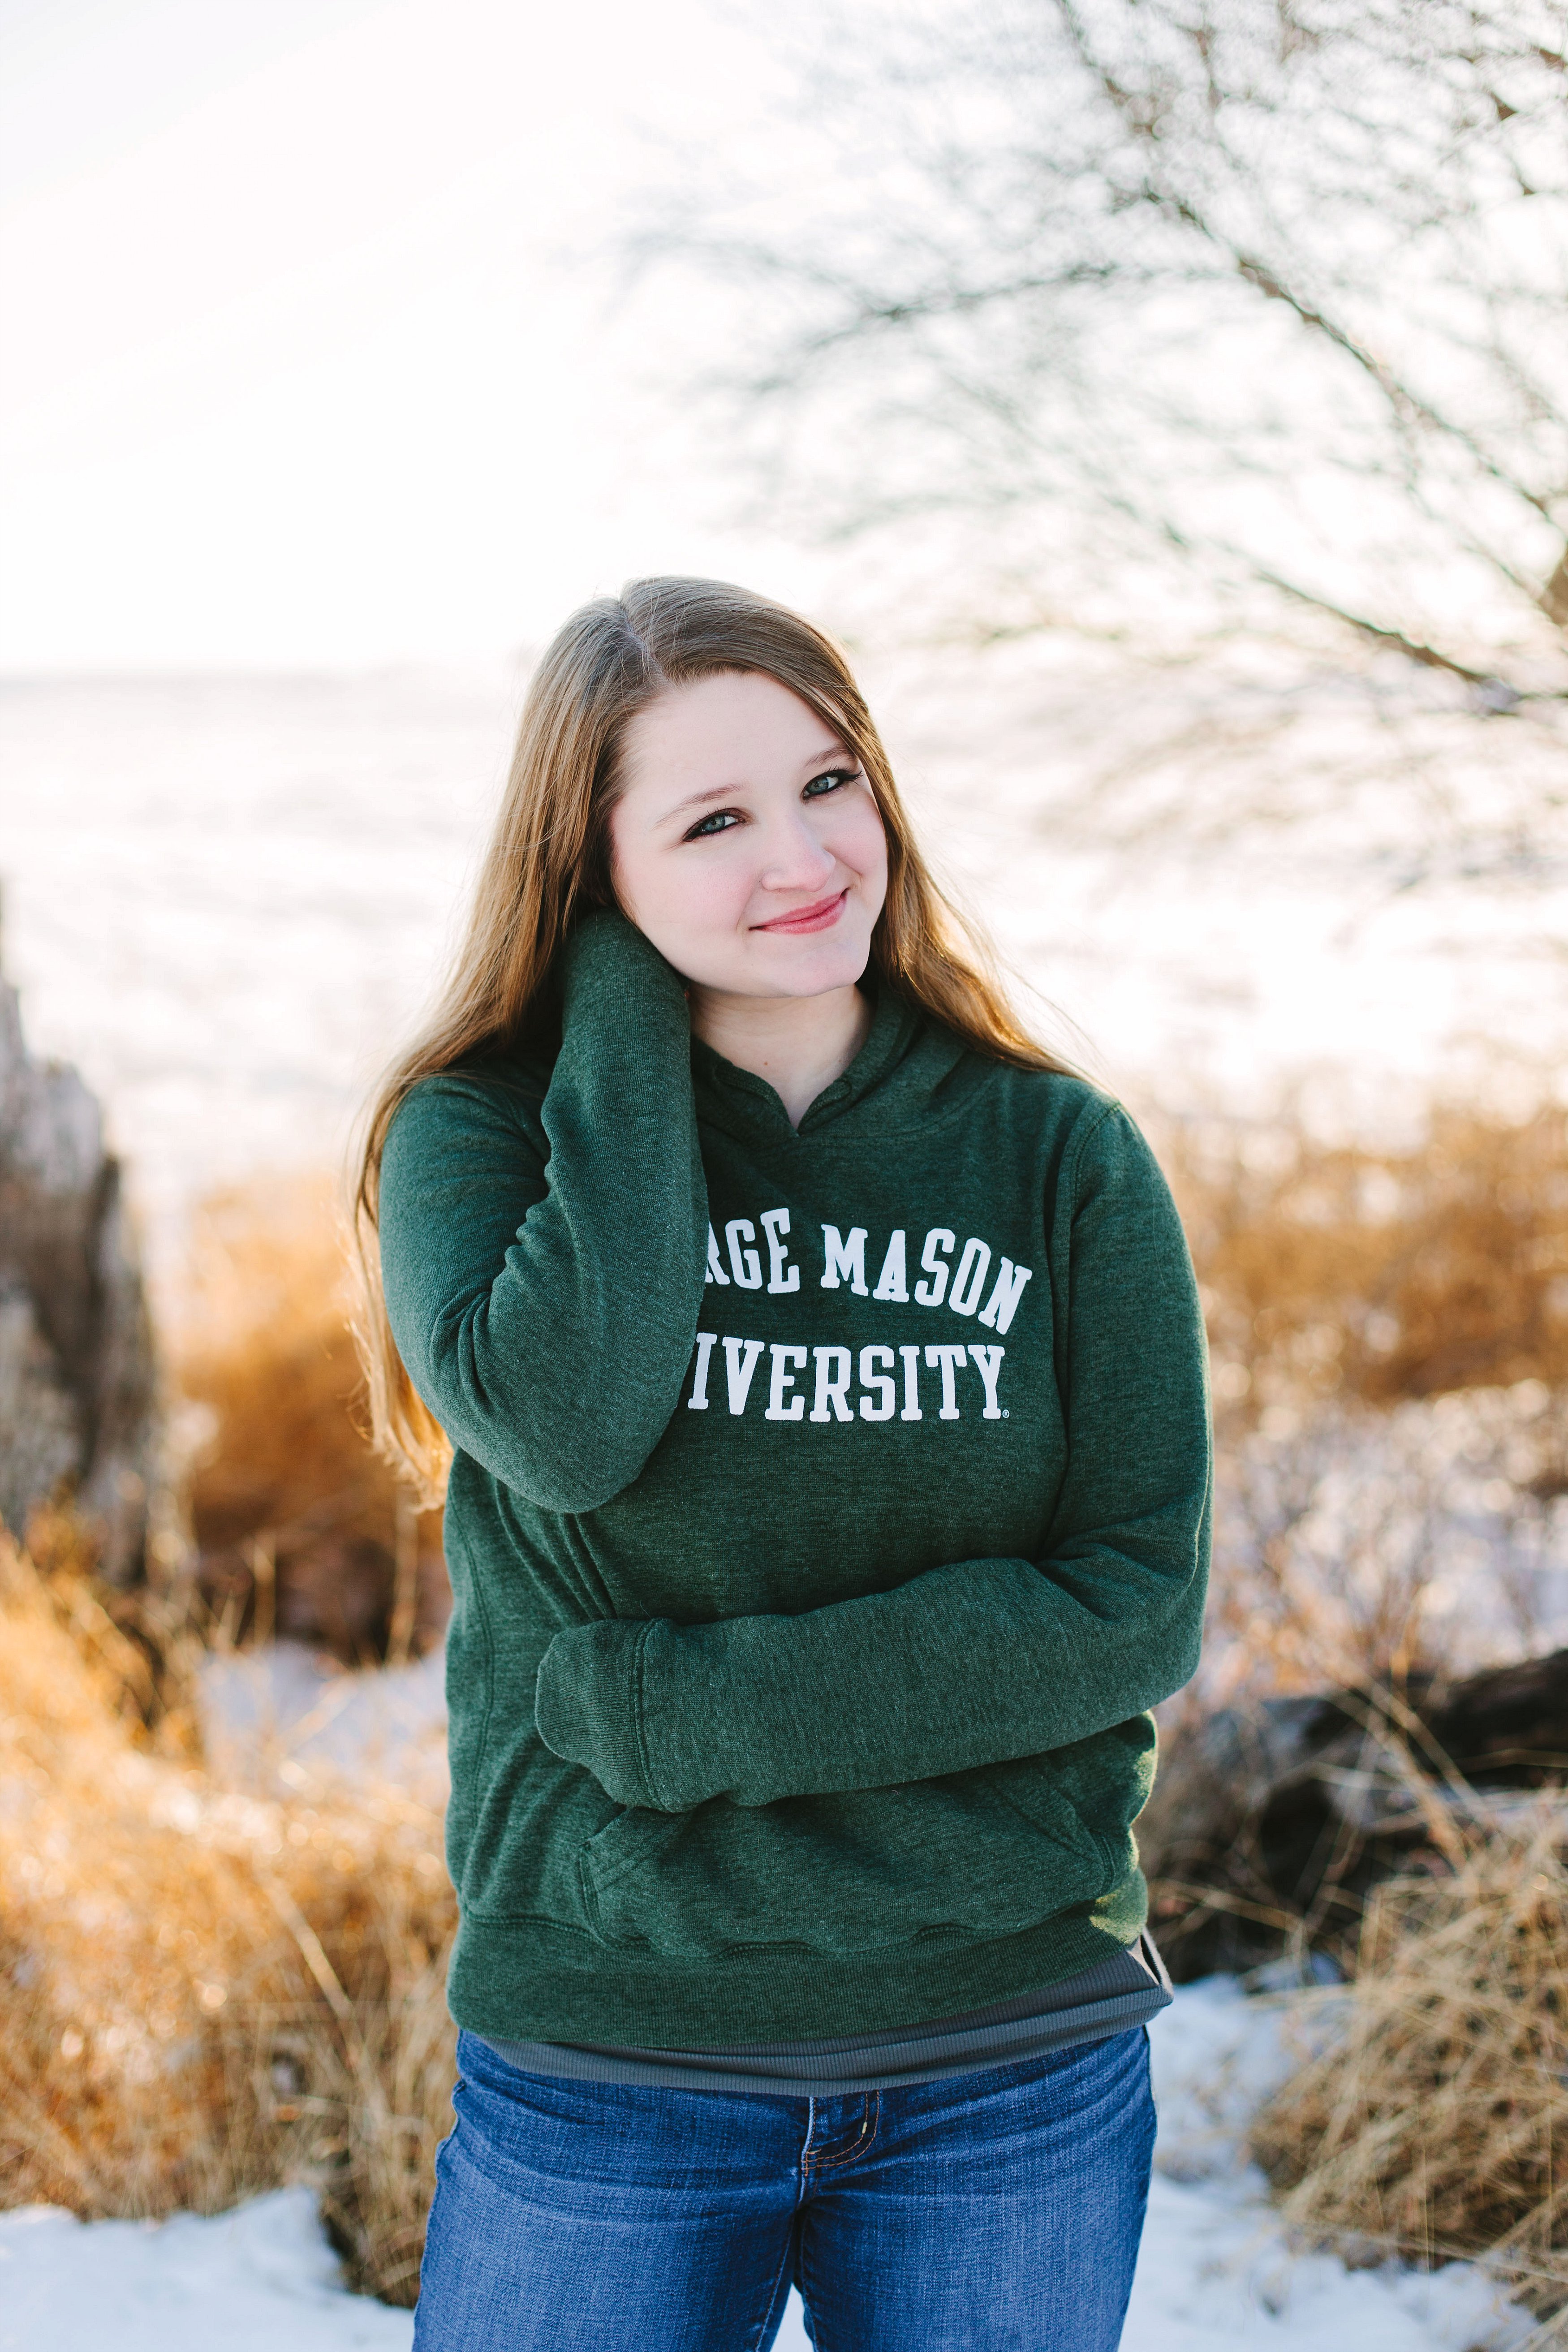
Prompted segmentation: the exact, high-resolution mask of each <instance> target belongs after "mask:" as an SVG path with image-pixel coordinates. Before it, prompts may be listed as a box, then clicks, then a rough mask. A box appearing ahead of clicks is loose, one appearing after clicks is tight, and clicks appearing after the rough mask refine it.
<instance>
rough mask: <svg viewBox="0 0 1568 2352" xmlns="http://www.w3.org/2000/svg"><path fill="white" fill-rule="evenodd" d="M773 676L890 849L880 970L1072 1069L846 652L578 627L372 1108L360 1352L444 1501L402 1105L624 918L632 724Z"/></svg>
mask: <svg viewBox="0 0 1568 2352" xmlns="http://www.w3.org/2000/svg"><path fill="white" fill-rule="evenodd" d="M727 670H760V671H762V672H763V673H765V675H766V676H768V677H773V678H776V679H777V680H778V681H779V683H780V685H781V686H786V687H788V688H789V689H790V691H791V693H793V694H796V695H798V696H799V697H800V699H801V700H802V701H803V702H804V703H805V704H806V705H808V707H809V708H810V709H812V710H813V711H815V712H816V716H817V718H818V719H821V720H822V721H823V723H824V724H825V725H826V726H827V727H830V728H831V729H832V730H833V731H834V733H835V734H837V736H838V737H839V738H840V739H841V740H842V741H843V742H844V744H845V745H846V747H847V749H848V750H849V751H852V752H853V753H854V755H855V757H856V758H857V760H858V761H859V763H860V765H861V767H862V769H863V770H864V772H865V774H866V777H867V781H868V783H869V784H870V787H871V790H872V792H873V793H874V794H875V795H876V800H877V805H878V807H879V810H880V811H881V816H882V823H883V825H884V827H885V828H886V831H887V836H888V896H887V900H886V903H885V905H884V906H883V908H882V912H881V915H880V916H879V919H878V922H877V925H876V928H875V929H874V931H873V932H872V935H871V964H872V966H873V967H874V969H875V970H876V971H878V972H879V974H880V975H881V977H882V978H883V979H884V980H886V981H887V982H889V983H890V984H891V985H892V987H893V988H894V989H896V990H897V992H899V994H900V996H903V997H905V998H907V999H908V1000H909V1001H910V1003H915V1004H919V1005H921V1006H923V1007H924V1009H925V1010H926V1011H927V1012H928V1013H934V1015H935V1016H936V1018H937V1019H938V1020H939V1021H941V1022H942V1023H944V1024H945V1025H946V1026H947V1027H948V1028H949V1029H952V1030H954V1031H956V1033H957V1034H958V1035H959V1036H961V1037H963V1038H965V1039H967V1040H968V1042H969V1043H970V1044H971V1045H974V1046H976V1047H977V1048H978V1049H979V1051H980V1052H981V1053H983V1054H987V1055H990V1056H991V1057H992V1058H993V1059H994V1060H996V1061H1000V1062H1008V1063H1012V1064H1013V1065H1014V1066H1016V1067H1017V1068H1020V1069H1028V1070H1053V1069H1061V1068H1063V1067H1064V1066H1065V1065H1063V1064H1062V1063H1060V1062H1058V1061H1057V1060H1056V1058H1055V1057H1054V1056H1053V1055H1049V1054H1047V1053H1046V1052H1045V1051H1044V1050H1043V1049H1042V1048H1041V1047H1040V1046H1038V1045H1036V1044H1035V1043H1034V1041H1033V1040H1032V1039H1031V1038H1030V1037H1029V1036H1028V1035H1027V1034H1026V1032H1025V1031H1024V1030H1023V1028H1022V1027H1021V1026H1020V1024H1019V1023H1018V1021H1017V1019H1016V1016H1015V1014H1014V1013H1013V1012H1012V1010H1011V1008H1010V1007H1009V1005H1008V1003H1007V1001H1006V999H1005V996H1004V994H1003V992H1002V990H1001V988H1000V986H999V985H998V983H997V982H996V979H995V977H994V972H993V971H992V969H991V964H990V958H989V954H988V952H987V950H985V948H984V946H983V944H982V943H981V942H980V941H979V940H977V939H976V937H975V936H974V934H973V930H972V929H971V928H970V927H969V926H968V925H966V924H965V923H964V922H963V920H962V919H960V917H959V916H958V914H957V913H956V911H955V910H954V908H952V906H951V905H950V904H949V902H948V901H947V899H946V898H944V897H943V896H942V892H941V891H940V890H939V889H938V887H937V886H936V884H935V883H934V882H933V881H932V879H931V875H930V874H929V873H928V872H927V870H926V867H925V865H924V863H923V861H922V859H921V854H920V852H919V850H918V849H917V848H916V846H915V845H914V841H913V839H912V838H911V835H910V826H909V820H908V818H907V816H906V815H905V813H904V809H903V806H902V803H900V799H899V794H898V788H897V786H896V785H895V784H894V782H893V778H892V773H891V771H890V769H889V765H888V756H887V753H886V751H884V750H883V748H882V743H881V739H880V738H879V735H878V733H877V730H876V728H875V726H874V725H873V724H872V720H871V715H870V713H869V711H868V709H867V708H866V703H865V700H864V698H863V697H862V695H861V693H860V689H859V688H858V686H857V685H856V683H855V679H854V677H853V675H852V674H851V671H850V668H849V665H848V662H847V659H846V658H845V656H844V655H843V653H842V652H841V651H840V650H839V648H838V646H836V645H835V644H834V642H833V640H832V639H831V638H830V637H827V636H826V635H824V634H823V632H822V631H821V630H820V629H817V628H816V627H814V626H813V625H812V624H811V623H810V622H809V621H806V620H803V619H802V618H801V616H800V615H799V614H797V613H792V612H790V611H789V610H788V609H787V608H786V607H785V606H784V605H783V604H773V602H772V601H771V600H770V599H769V598H768V597H766V596H758V595H754V594H752V592H751V591H750V590H748V589H745V588H734V587H731V586H730V585H729V584H728V583H725V582H723V581H719V580H681V579H660V580H634V581H632V582H631V583H629V584H628V585H627V586H626V588H625V589H624V590H623V592H622V593H621V594H620V596H619V597H610V596H605V597H602V598H600V599H599V600H598V601H597V602H596V603H595V604H584V606H583V608H582V610H581V611H580V612H577V613H574V614H573V615H572V618H571V619H570V620H569V621H568V622H567V623H566V625H565V626H564V628H563V629H562V630H561V632H560V633H559V635H557V636H556V638H555V639H554V642H553V643H552V645H551V646H550V648H549V650H548V652H547V653H546V654H545V656H544V658H543V660H542V662H541V663H540V665H539V667H538V668H537V670H536V671H535V672H534V674H533V677H532V680H531V683H530V686H529V689H528V694H527V698H526V700H525V701H524V704H523V709H522V719H521V725H520V727H519V729H518V737H517V749H516V751H515V752H514V753H513V755H512V761H511V772H510V776H509V778H508V780H507V788H506V793H505V797H504V799H503V800H502V802H501V807H500V815H499V817H498V818H497V820H496V828H495V832H494V834H493V835H492V836H491V839H490V844H489V849H488V850H487V851H486V853H485V859H484V864H483V866H481V868H480V871H479V887H478V888H477V890H476V892H475V896H474V908H473V913H472V915H471V917H470V918H469V921H468V934H467V937H466V938H465V939H464V940H463V943H462V946H461V948H460V949H459V950H458V957H457V961H456V963H455V965H454V968H453V971H452V973H451V976H450V978H449V980H448V982H447V987H446V990H445V992H444V994H443V995H442V997H441V1000H440V1003H438V1005H437V1009H436V1012H435V1013H434V1015H433V1017H432V1019H431V1020H430V1022H429V1024H428V1025H427V1027H426V1029H425V1031H424V1033H423V1034H422V1035H421V1036H419V1037H418V1038H417V1040H416V1042H415V1044H414V1045H411V1046H410V1047H409V1048H408V1050H407V1052H406V1053H405V1054H404V1055H402V1056H401V1057H400V1058H399V1059H398V1061H397V1062H395V1064H394V1066H393V1067H392V1068H391V1069H390V1070H389V1071H388V1073H387V1075H386V1076H385V1078H384V1081H383V1083H382V1086H381V1088H380V1091H379V1092H378V1094H377V1095H376V1097H375V1100H374V1104H373V1105H372V1107H371V1110H370V1115H369V1118H368V1121H367V1124H366V1129H365V1137H364V1149H363V1158H362V1160H361V1163H360V1172H359V1182H358V1187H357V1190H356V1192H355V1194H354V1199H353V1233H354V1241H355V1248H356V1255H357V1258H358V1262H359V1270H360V1274H361V1277H362V1284H361V1288H362V1311H361V1314H360V1317H359V1318H358V1328H357V1333H356V1336H357V1338H358V1340H359V1345H360V1352H361V1356H362V1358H363V1364H364V1372H365V1381H366V1385H367V1389H368V1395H369V1404H370V1412H371V1419H372V1424H373V1436H374V1443H375V1444H376V1447H377V1450H378V1451H379V1452H381V1453H383V1454H385V1455H386V1456H387V1457H388V1458H389V1459H390V1460H392V1461H393V1462H395V1464H396V1465H397V1466H398V1467H399V1468H400V1469H401V1470H402V1471H404V1473H405V1475H408V1476H409V1477H410V1478H411V1479H412V1480H413V1482H414V1483H415V1484H416V1486H417V1487H418V1489H419V1491H420V1494H421V1496H422V1498H423V1499H424V1500H426V1502H429V1503H435V1502H437V1501H438V1500H439V1498H440V1493H441V1487H442V1483H443V1480H444V1478H445V1474H446V1468H447V1462H448V1460H449V1458H450V1448H449V1446H448V1444H447V1438H446V1436H445V1433H443V1431H442V1430H441V1428H440V1426H439V1424H438V1423H437V1421H436V1420H435V1418H434V1416H433V1415H432V1414H431V1413H430V1412H429V1411H428V1410H427V1408H426V1405H425V1404H424V1402H422V1400H421V1399H420V1398H419V1397H418V1395H417V1394H416V1391H415V1389H414V1386H413V1383H412V1382H411V1381H410V1380H409V1378H408V1374H407V1371H406V1370H405V1367H404V1364H403V1360H402V1359H401V1357H400V1356H399V1354H398V1352H397V1347H396V1343H395V1340H394V1339H393V1336H392V1331H391V1328H390V1326H389V1324H388V1322H387V1317H386V1306H385V1300H384V1296H383V1292H382V1285H381V1267H380V1252H379V1247H378V1244H377V1202H378V1194H379V1191H380V1181H381V1160H382V1153H383V1151H384V1148H385V1144H386V1134H387V1129H389V1127H390V1126H391V1124H392V1121H393V1119H394V1118H395V1115H396V1112H397V1109H398V1107H399V1105H400V1104H401V1103H402V1101H403V1099H404V1097H405V1095H406V1094H407V1093H408V1091H409V1089H410V1088H411V1087H416V1086H417V1085H418V1083H419V1081H420V1079H421V1078H427V1077H431V1076H434V1075H435V1074H436V1073H437V1071H441V1070H450V1069H454V1068H456V1067H458V1066H460V1065H462V1064H465V1063H468V1062H470V1061H472V1060H474V1059H475V1058H476V1057H478V1056H479V1055H483V1054H485V1053H486V1052H487V1051H489V1050H491V1049H494V1048H496V1047H500V1046H504V1045H506V1044H508V1043H509V1042H511V1041H515V1040H517V1039H519V1038H522V1037H525V1036H527V1035H528V1034H529V1033H530V1032H531V1030H537V1029H539V1028H541V1027H542V1024H543V1021H544V1019H545V1018H546V1007H547V1005H548V1001H549V1000H548V992H547V989H546V982H547V979H548V977H549V974H550V971H551V967H552V963H553V962H554V960H555V957H556V954H557V952H558V950H559V949H560V947H561V943H562V941H563V940H564V939H565V937H566V935H567V933H568V931H569V930H570V929H571V928H572V925H573V922H574V919H576V918H577V917H578V916H579V915H580V914H581V913H582V912H584V910H585V909H586V908H590V907H595V906H604V905H607V904H610V903H612V902H613V898H614V891H613V887H612V884H611V879H610V856H609V833H608V824H607V818H608V815H609V812H610V810H611V808H612V807H613V806H614V804H615V802H616V795H617V793H618V791H619V785H620V779H619V773H618V770H619V762H620V754H621V748H622V745H623V743H624V741H625V738H626V725H627V722H628V720H629V719H632V718H633V717H634V715H635V714H636V713H637V711H639V710H641V709H643V708H644V707H645V706H646V705H647V703H649V702H651V701H652V700H653V698H654V697H655V696H656V695H658V694H660V693H662V692H663V691H664V690H665V689H666V688H668V687H670V686H679V685H681V684H683V683H684V682H685V681H686V680H688V679H689V678H697V677H711V676H713V675H714V674H715V673H718V672H721V671H727Z"/></svg>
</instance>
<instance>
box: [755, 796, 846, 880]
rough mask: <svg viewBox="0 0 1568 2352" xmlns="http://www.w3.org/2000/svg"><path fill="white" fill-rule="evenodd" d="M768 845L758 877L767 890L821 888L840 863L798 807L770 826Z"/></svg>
mask: <svg viewBox="0 0 1568 2352" xmlns="http://www.w3.org/2000/svg"><path fill="white" fill-rule="evenodd" d="M767 848H768V854H767V859H766V862H765V864H764V865H763V870H762V873H761V876H760V877H759V879H760V881H761V883H762V887H763V889H764V890H820V889H821V887H822V886H823V884H824V883H825V882H826V881H828V880H829V879H830V878H831V877H832V875H833V873H834V871H835V869H836V868H837V864H838V860H837V857H835V856H834V854H833V852H832V850H831V849H829V848H828V847H827V845H826V842H822V841H819V840H818V839H817V837H816V834H815V833H814V832H813V831H812V829H811V827H810V825H809V824H807V823H806V821H805V816H804V814H802V813H801V812H799V811H798V810H792V811H791V812H790V814H789V815H788V816H787V817H784V818H782V819H781V820H780V821H779V823H778V824H777V826H776V827H775V828H772V829H770V835H769V839H768V845H767Z"/></svg>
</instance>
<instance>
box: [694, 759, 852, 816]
mask: <svg viewBox="0 0 1568 2352" xmlns="http://www.w3.org/2000/svg"><path fill="white" fill-rule="evenodd" d="M836 756H837V758H839V759H841V760H844V761H847V762H848V764H849V765H850V766H851V767H853V768H858V766H859V764H860V762H859V761H858V759H857V758H856V757H855V754H854V752H853V751H851V750H850V749H849V746H848V744H847V743H842V742H838V741H834V742H832V743H830V744H828V746H827V747H826V750H825V751H814V752H813V753H812V756H811V758H810V759H809V760H806V761H803V762H802V765H803V766H804V767H805V770H806V772H807V781H809V779H810V777H811V776H814V775H820V774H821V773H822V771H823V767H824V764H825V763H826V764H827V765H829V766H831V765H832V763H833V761H834V759H835V757H836ZM744 789H745V787H744V786H743V785H742V784H734V783H730V784H712V785H710V787H709V789H708V791H707V792H705V793H687V795H686V798H685V799H684V800H681V801H677V802H676V803H675V804H674V806H673V807H672V808H668V809H666V811H665V813H664V814H663V816H662V817H661V818H660V819H659V823H660V824H668V822H669V820H670V818H671V817H676V816H679V815H680V814H681V813H682V811H683V810H686V809H694V808H703V807H706V805H707V804H708V803H709V802H710V801H727V800H732V799H733V798H734V796H735V794H736V793H738V792H743V791H744Z"/></svg>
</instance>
